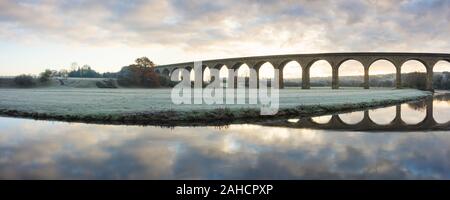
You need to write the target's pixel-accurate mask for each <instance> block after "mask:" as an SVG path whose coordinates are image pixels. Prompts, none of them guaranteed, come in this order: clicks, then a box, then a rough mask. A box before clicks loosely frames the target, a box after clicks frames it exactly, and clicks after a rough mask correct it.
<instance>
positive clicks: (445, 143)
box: [0, 95, 450, 179]
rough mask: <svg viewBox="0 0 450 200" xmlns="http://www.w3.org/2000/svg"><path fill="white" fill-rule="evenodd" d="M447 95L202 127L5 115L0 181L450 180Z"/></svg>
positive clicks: (0, 135)
mask: <svg viewBox="0 0 450 200" xmlns="http://www.w3.org/2000/svg"><path fill="white" fill-rule="evenodd" d="M449 121H450V96H449V95H439V96H435V97H434V98H432V99H429V100H424V101H420V102H410V103H406V104H402V105H397V106H389V107H385V108H378V109H373V110H367V111H358V112H352V113H342V114H336V115H333V116H319V117H314V118H301V119H300V118H291V119H285V120H277V121H269V122H266V123H259V124H233V125H228V126H219V127H213V126H204V127H170V128H167V127H156V126H120V125H96V124H83V123H67V122H54V121H39V120H30V119H19V118H7V117H0V179H449V178H450V131H449V130H450V128H449V127H450V125H449Z"/></svg>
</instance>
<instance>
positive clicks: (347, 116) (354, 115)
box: [339, 111, 364, 124]
mask: <svg viewBox="0 0 450 200" xmlns="http://www.w3.org/2000/svg"><path fill="white" fill-rule="evenodd" d="M339 118H341V120H342V121H343V122H344V123H346V124H358V123H359V122H361V121H362V120H363V119H364V112H362V111H358V112H351V113H344V114H340V115H339Z"/></svg>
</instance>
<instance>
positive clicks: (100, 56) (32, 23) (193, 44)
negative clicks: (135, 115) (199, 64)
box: [0, 0, 450, 77]
mask: <svg viewBox="0 0 450 200" xmlns="http://www.w3.org/2000/svg"><path fill="white" fill-rule="evenodd" d="M449 35H450V1H448V0H399V1H390V0H339V1H335V0H323V1H320V0H319V1H313V0H297V1H291V0H285V1H278V0H261V1H256V0H255V1H251V0H227V1H210V0H191V1H189V0H168V1H164V0H148V1H144V0H130V1H122V0H111V1H94V0H72V1H69V0H0V76H12V75H18V74H24V73H25V74H38V73H39V72H41V71H43V70H44V69H47V68H50V69H55V70H60V69H70V66H71V63H73V62H77V63H78V64H79V65H84V64H88V65H90V66H92V67H93V68H94V69H95V70H97V71H100V72H107V71H112V72H114V71H118V70H120V68H121V67H123V66H125V65H128V64H131V63H133V62H134V60H135V59H136V58H137V57H142V56H147V57H148V58H150V59H151V60H152V61H154V62H155V63H156V64H169V63H177V62H186V61H194V60H206V59H217V58H228V57H241V56H256V55H274V54H295V53H321V52H323V53H325V52H362V51H364V52H365V51H389V52H432V53H450V40H449ZM356 64H358V63H356ZM293 65H295V64H293ZM354 65H355V64H353V65H352V66H354ZM290 68H292V70H290V71H289V73H287V75H285V77H286V76H287V77H289V76H291V75H292V74H295V75H299V74H300V73H297V71H296V70H295V66H293V67H290ZM346 68H348V69H346V70H344V71H343V72H342V73H341V74H344V75H345V74H352V73H354V71H355V69H353V67H346ZM389 69H390V70H391V71H392V72H393V71H394V70H393V69H391V68H390V67H389V66H382V67H380V69H379V70H378V72H377V73H384V72H387V71H389ZM449 69H450V64H449ZM358 70H361V71H362V69H359V68H358ZM327 71H328V69H327V68H325V69H324V70H321V69H317V70H315V69H314V68H313V69H312V73H313V75H314V74H316V75H319V76H320V75H326V74H327V73H328V72H327ZM449 71H450V70H449ZM329 73H331V70H329Z"/></svg>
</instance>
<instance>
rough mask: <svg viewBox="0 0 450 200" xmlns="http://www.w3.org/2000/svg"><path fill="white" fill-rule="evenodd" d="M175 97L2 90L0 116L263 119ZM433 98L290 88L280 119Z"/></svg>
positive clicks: (236, 108)
mask: <svg viewBox="0 0 450 200" xmlns="http://www.w3.org/2000/svg"><path fill="white" fill-rule="evenodd" d="M170 94H171V90H170V89H93V88H86V89H0V113H1V114H2V115H8V116H20V117H31V118H43V119H57V120H67V121H85V122H91V121H92V122H115V123H135V122H136V123H150V124H152V123H164V122H167V121H173V122H177V121H197V122H198V121H217V120H235V119H240V118H242V119H245V118H255V117H260V116H259V105H249V104H244V105H238V104H234V105H225V104H222V105H204V104H203V105H175V104H173V103H172V101H171V98H170ZM430 94H431V93H429V92H425V91H419V90H413V89H402V90H393V89H370V90H363V89H356V88H343V89H339V90H331V89H317V88H313V89H311V90H301V89H298V88H287V89H283V90H280V112H279V115H299V114H300V115H302V114H303V115H315V114H321V113H326V112H334V111H339V110H347V109H359V108H364V107H371V106H381V105H387V104H393V103H399V102H404V101H409V100H415V99H418V98H421V97H425V96H428V95H430ZM247 96H248V95H247ZM247 102H248V101H247ZM263 118H264V117H263Z"/></svg>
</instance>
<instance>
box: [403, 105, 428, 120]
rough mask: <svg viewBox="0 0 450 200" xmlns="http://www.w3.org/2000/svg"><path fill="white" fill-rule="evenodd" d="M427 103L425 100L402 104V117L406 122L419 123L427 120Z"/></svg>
mask: <svg viewBox="0 0 450 200" xmlns="http://www.w3.org/2000/svg"><path fill="white" fill-rule="evenodd" d="M426 116H427V113H426V103H425V102H424V101H418V102H411V103H406V104H402V106H401V117H402V121H403V122H405V123H406V124H418V123H420V122H422V121H423V120H425V117H426Z"/></svg>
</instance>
